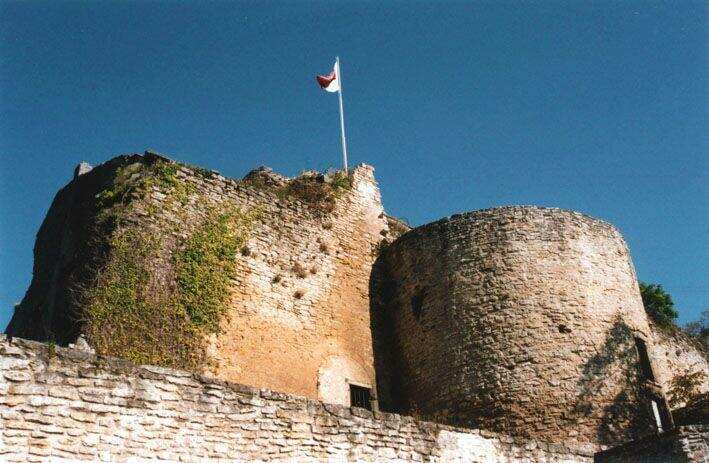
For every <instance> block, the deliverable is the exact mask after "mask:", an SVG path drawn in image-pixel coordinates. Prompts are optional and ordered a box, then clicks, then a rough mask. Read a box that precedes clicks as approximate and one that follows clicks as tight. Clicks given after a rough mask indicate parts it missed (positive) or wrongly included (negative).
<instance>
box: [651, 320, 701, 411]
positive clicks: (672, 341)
mask: <svg viewBox="0 0 709 463" xmlns="http://www.w3.org/2000/svg"><path fill="white" fill-rule="evenodd" d="M650 329H651V330H652V338H653V341H654V345H655V348H654V350H653V357H654V358H653V361H654V366H655V374H656V376H657V380H658V382H659V383H660V384H662V386H663V388H664V389H665V391H666V392H667V394H668V398H669V399H670V405H671V406H672V408H673V409H674V408H679V407H683V406H684V405H685V404H686V402H685V401H684V400H682V398H681V397H673V391H674V390H675V389H674V388H673V384H676V381H677V380H680V379H682V378H683V377H684V378H687V377H692V378H695V379H696V380H695V381H696V386H695V387H694V388H693V389H694V391H693V392H694V393H698V394H707V393H709V363H708V362H707V354H706V352H705V351H704V349H703V348H702V345H701V344H700V342H699V341H697V340H694V339H692V338H690V337H689V336H687V335H686V334H684V333H682V332H681V331H680V330H678V329H676V328H674V327H669V328H662V327H659V326H657V325H655V324H653V323H651V324H650ZM673 380H674V382H673Z"/></svg>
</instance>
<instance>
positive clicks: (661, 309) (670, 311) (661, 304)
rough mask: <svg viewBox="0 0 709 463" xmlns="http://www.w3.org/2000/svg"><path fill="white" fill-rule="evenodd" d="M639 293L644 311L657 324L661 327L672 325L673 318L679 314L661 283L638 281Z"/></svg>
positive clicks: (673, 322)
mask: <svg viewBox="0 0 709 463" xmlns="http://www.w3.org/2000/svg"><path fill="white" fill-rule="evenodd" d="M640 295H641V297H642V300H643V306H644V307H645V312H647V314H648V315H649V316H650V318H652V319H653V320H654V321H655V322H657V324H658V325H660V326H663V327H670V326H674V324H675V319H677V316H678V315H679V314H678V313H677V310H676V309H675V304H674V302H673V301H672V296H670V295H669V293H667V292H666V291H665V290H664V289H663V288H662V285H656V284H646V283H642V282H641V283H640Z"/></svg>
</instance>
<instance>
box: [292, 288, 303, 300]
mask: <svg viewBox="0 0 709 463" xmlns="http://www.w3.org/2000/svg"><path fill="white" fill-rule="evenodd" d="M303 296H305V293H304V292H303V291H302V290H300V289H299V290H297V291H296V292H295V293H293V297H294V298H296V299H302V298H303Z"/></svg>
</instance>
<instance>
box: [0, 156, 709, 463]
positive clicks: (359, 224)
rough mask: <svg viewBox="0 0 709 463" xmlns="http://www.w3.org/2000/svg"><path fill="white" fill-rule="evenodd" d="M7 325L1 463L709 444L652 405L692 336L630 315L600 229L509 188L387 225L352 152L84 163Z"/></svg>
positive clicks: (565, 452) (686, 457)
mask: <svg viewBox="0 0 709 463" xmlns="http://www.w3.org/2000/svg"><path fill="white" fill-rule="evenodd" d="M6 333H7V335H6V337H5V338H4V339H3V340H2V341H1V342H0V360H1V361H0V365H1V366H2V368H0V369H1V370H2V375H0V397H1V399H0V460H2V461H28V460H30V459H34V460H36V461H76V460H82V459H84V460H93V461H99V460H100V461H143V460H146V461H147V460H154V459H162V460H166V461H211V460H214V461H281V462H286V461H297V462H299V461H308V462H311V461H312V462H315V461H318V462H319V461H382V462H390V461H391V462H394V461H439V462H448V461H460V462H478V461H579V462H580V461H583V462H591V461H677V462H680V461H706V458H708V457H707V455H708V454H709V450H708V449H709V446H708V445H707V437H706V436H707V429H708V427H707V423H706V409H704V410H701V409H700V410H699V412H697V413H693V414H692V413H684V412H682V413H679V412H678V410H679V408H680V407H681V405H684V404H681V403H680V404H679V405H675V408H677V409H678V410H672V407H670V405H669V402H668V398H670V399H672V397H670V385H671V384H673V381H674V380H675V379H676V378H678V377H679V376H681V375H683V374H686V373H687V372H699V373H698V374H702V375H704V376H703V377H704V380H703V383H702V384H701V385H700V389H701V392H702V393H706V392H707V391H709V384H707V381H706V378H707V376H709V375H707V374H709V366H708V365H707V357H706V353H705V352H704V351H703V350H702V348H701V346H698V345H695V344H693V343H692V342H691V341H690V340H689V339H688V338H686V337H683V336H682V335H680V334H678V333H674V334H668V333H667V332H665V331H663V330H661V329H659V328H658V327H656V326H655V325H654V324H653V323H652V322H651V321H650V320H648V318H647V316H646V314H645V311H644V309H643V305H642V300H641V298H640V293H639V289H638V283H637V278H636V275H635V270H634V268H633V264H632V262H631V259H630V253H629V251H628V248H627V246H626V244H625V242H624V240H623V238H622V236H621V235H620V233H619V232H618V231H617V230H616V229H615V228H614V227H613V226H611V225H610V224H607V223H605V222H603V221H600V220H597V219H593V218H590V217H588V216H585V215H583V214H579V213H576V212H571V211H564V210H559V209H552V208H540V207H532V206H515V207H501V208H495V209H488V210H483V211H475V212H470V213H465V214H460V215H454V216H452V217H449V218H445V219H442V220H439V221H437V222H434V223H431V224H427V225H423V226H421V227H417V228H413V229H411V228H410V227H409V226H407V225H406V224H404V223H403V222H401V221H399V220H397V219H395V218H393V217H390V216H388V215H387V214H386V212H385V211H384V208H383V206H382V202H381V196H380V193H379V188H378V185H377V183H376V181H375V179H374V169H373V168H371V167H369V166H366V165H362V166H359V167H357V168H355V169H354V170H352V171H351V172H349V173H348V174H347V173H344V172H341V171H335V172H329V173H326V174H319V173H316V172H306V173H304V174H302V175H301V176H299V177H296V178H292V179H290V178H286V177H283V176H281V175H278V174H276V173H274V172H272V171H271V170H270V169H267V168H259V169H256V170H254V171H252V172H250V173H249V174H248V175H247V176H246V177H244V178H243V179H242V180H232V179H227V178H225V177H223V176H222V175H220V174H219V173H217V172H214V171H209V170H205V169H201V168H197V167H192V166H187V165H183V164H180V163H176V162H174V161H171V160H170V159H168V158H165V157H163V156H161V155H158V154H156V153H152V152H146V153H145V155H125V156H119V157H117V158H114V159H112V160H110V161H108V162H106V163H104V164H102V165H100V166H96V167H94V168H91V167H90V166H88V165H85V164H82V165H80V166H79V167H77V169H76V171H75V175H74V179H73V180H72V181H71V182H70V183H69V184H68V185H67V186H65V187H64V188H62V189H61V190H60V191H59V193H58V194H57V196H56V198H55V199H54V202H53V204H52V206H51V207H50V209H49V212H48V214H47V217H46V219H45V221H44V222H43V224H42V226H41V228H40V230H39V232H38V235H37V242H36V245H35V265H34V272H33V279H32V282H31V284H30V287H29V289H28V291H27V294H26V295H25V298H24V299H23V300H22V302H21V303H20V304H18V306H17V307H16V309H15V313H14V315H13V317H12V320H11V321H10V324H9V325H8V327H7V330H6ZM36 341H39V342H40V343H38V342H36ZM65 346H68V347H65ZM274 391H275V392H274ZM671 402H672V403H674V404H677V401H676V400H675V401H671ZM673 417H674V418H673Z"/></svg>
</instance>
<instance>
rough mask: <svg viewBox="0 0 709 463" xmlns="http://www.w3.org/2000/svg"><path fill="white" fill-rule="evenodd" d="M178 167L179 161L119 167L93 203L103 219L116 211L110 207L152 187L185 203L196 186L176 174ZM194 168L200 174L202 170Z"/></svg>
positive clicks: (121, 204)
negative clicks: (110, 181)
mask: <svg viewBox="0 0 709 463" xmlns="http://www.w3.org/2000/svg"><path fill="white" fill-rule="evenodd" d="M180 167H182V164H178V163H174V162H167V161H163V160H159V161H156V162H154V163H152V164H148V165H146V164H142V163H135V164H129V165H127V166H124V167H121V168H119V169H118V170H117V172H116V177H115V178H114V180H113V183H112V184H111V185H110V186H108V187H107V188H105V189H104V190H102V191H101V192H100V193H98V194H97V195H96V205H97V207H98V209H100V210H101V213H102V216H103V218H107V217H109V216H110V215H111V212H115V211H113V210H112V209H113V208H114V206H125V205H126V204H128V203H129V202H130V201H131V199H133V198H135V197H138V198H143V197H145V195H146V194H147V193H148V192H149V191H150V190H151V189H152V187H153V186H157V187H158V188H160V190H162V191H163V192H164V193H165V194H168V195H170V196H171V197H173V198H174V199H176V200H177V201H179V202H181V203H182V204H186V203H187V200H188V199H189V195H191V194H192V193H194V191H195V189H194V186H193V185H192V184H191V183H189V182H185V181H183V180H181V179H180V178H179V177H178V176H177V172H178V171H179V169H180ZM194 170H195V171H196V172H197V173H199V174H202V172H201V170H204V169H201V170H197V168H194ZM113 215H115V214H113Z"/></svg>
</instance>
